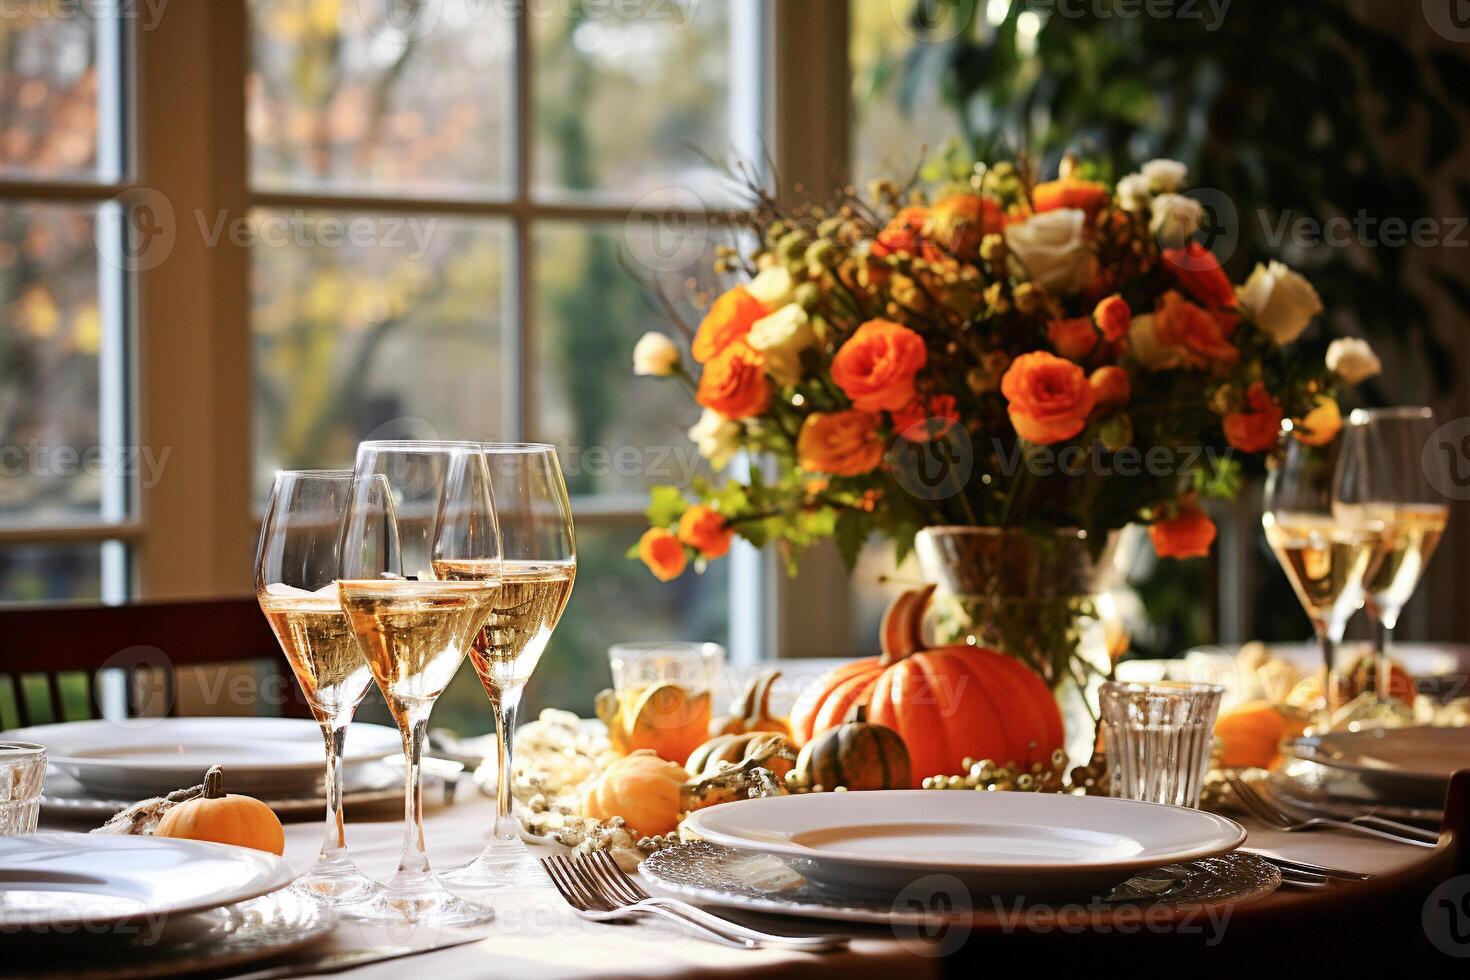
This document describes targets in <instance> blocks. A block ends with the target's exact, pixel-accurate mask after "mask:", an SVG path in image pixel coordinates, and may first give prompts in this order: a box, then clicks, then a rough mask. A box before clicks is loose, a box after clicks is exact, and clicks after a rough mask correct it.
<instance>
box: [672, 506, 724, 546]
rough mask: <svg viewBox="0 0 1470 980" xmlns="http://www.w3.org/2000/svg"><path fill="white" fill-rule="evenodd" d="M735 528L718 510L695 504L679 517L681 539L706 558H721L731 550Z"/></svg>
mask: <svg viewBox="0 0 1470 980" xmlns="http://www.w3.org/2000/svg"><path fill="white" fill-rule="evenodd" d="M733 537H735V530H734V529H733V528H732V527H730V523H729V522H728V521H726V520H725V518H724V516H723V515H722V514H720V513H719V512H718V511H715V510H711V509H710V508H708V507H706V506H704V505H703V504H695V505H694V506H693V507H690V508H689V509H688V510H686V511H685V512H684V516H683V517H681V518H679V540H680V541H682V542H684V543H685V544H687V545H688V546H689V547H691V548H693V549H695V550H696V551H698V552H699V553H700V554H701V555H703V556H704V557H706V558H719V557H720V556H721V555H723V554H724V553H725V552H727V551H729V550H730V539H731V538H733Z"/></svg>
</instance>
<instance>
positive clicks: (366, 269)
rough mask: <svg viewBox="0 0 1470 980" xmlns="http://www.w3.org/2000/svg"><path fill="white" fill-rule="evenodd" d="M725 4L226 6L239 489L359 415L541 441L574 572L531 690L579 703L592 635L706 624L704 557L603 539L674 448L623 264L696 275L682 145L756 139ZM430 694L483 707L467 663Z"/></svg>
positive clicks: (694, 152)
mask: <svg viewBox="0 0 1470 980" xmlns="http://www.w3.org/2000/svg"><path fill="white" fill-rule="evenodd" d="M739 6H742V5H739V4H723V3H720V4H715V3H702V2H688V0H663V2H658V3H649V4H645V5H638V4H603V3H586V4H583V3H575V2H573V3H562V4H527V5H524V6H522V5H519V4H496V3H485V2H483V0H442V2H439V3H435V4H424V5H422V6H420V7H417V8H410V7H409V6H408V5H404V6H403V7H402V8H399V7H398V6H397V5H395V4H392V3H389V4H324V3H319V2H309V0H250V3H249V17H250V31H251V44H250V63H249V74H248V79H247V82H246V92H247V96H248V98H247V104H246V118H247V120H248V133H249V148H248V157H249V161H250V178H249V181H250V212H249V222H248V226H247V227H246V228H245V229H244V230H243V231H242V232H241V234H242V237H243V238H244V239H246V240H247V241H248V248H249V254H250V283H251V285H250V313H249V321H250V332H251V338H252V339H251V346H252V358H253V384H252V390H253V408H252V413H253V417H252V431H253V437H254V439H253V443H254V449H253V461H252V470H253V492H254V496H255V500H256V501H257V504H258V503H259V502H260V501H261V499H262V498H263V496H264V495H265V494H266V493H267V492H268V490H269V485H270V479H271V474H272V472H273V471H274V470H275V469H276V468H278V467H291V466H332V465H336V466H342V465H350V463H351V459H352V453H353V449H354V447H355V445H356V443H357V442H358V441H359V440H360V439H363V438H367V437H379V438H384V437H389V438H391V437H394V436H407V435H412V436H417V437H435V436H438V437H443V438H503V439H535V440H546V441H552V442H555V443H556V444H557V445H558V446H559V447H561V450H562V459H563V464H564V466H565V467H566V470H567V479H568V483H569V485H570V487H571V489H572V492H573V495H574V497H575V509H576V514H577V521H578V531H579V534H578V544H579V553H580V564H581V572H580V574H579V576H578V587H577V589H576V590H575V591H574V593H573V597H572V601H571V605H570V607H569V609H568V611H567V615H566V617H565V618H564V621H563V623H562V625H561V627H560V629H559V630H558V633H557V638H556V641H555V642H554V643H553V646H552V649H551V651H550V652H549V653H548V654H547V656H546V657H545V659H544V660H543V662H542V664H541V666H540V667H539V669H538V672H537V675H536V677H535V680H534V681H533V686H532V690H531V692H530V695H529V697H530V701H531V704H530V705H529V706H528V707H530V708H531V709H532V710H534V707H535V704H536V703H538V701H539V700H540V699H539V698H538V691H540V692H554V694H551V696H550V697H549V698H548V700H550V701H552V702H554V703H557V704H559V705H565V706H568V707H575V708H577V709H579V710H582V711H584V712H590V709H591V701H592V695H593V694H594V693H595V692H596V690H597V689H598V688H599V687H601V686H604V685H605V683H606V678H605V677H604V676H603V673H602V667H601V664H602V662H603V650H604V648H605V647H606V645H607V643H608V642H609V637H614V636H615V637H618V638H652V637H669V636H688V637H698V638H716V639H721V640H724V639H726V636H727V616H728V614H727V610H728V602H727V601H726V597H727V595H728V591H729V574H728V567H727V565H726V564H725V563H720V564H718V565H716V566H714V567H713V568H711V570H710V571H709V572H708V573H707V574H705V575H703V576H690V577H689V578H687V579H685V580H684V581H682V582H680V583H679V584H678V585H671V586H662V587H660V586H658V585H657V584H656V583H654V581H653V580H652V579H651V578H650V577H649V576H648V573H647V572H646V571H645V570H644V569H643V568H641V567H640V566H638V565H636V564H634V563H630V562H628V561H627V559H626V558H625V557H624V552H625V551H626V550H627V548H628V546H629V545H630V544H631V543H633V542H634V541H635V540H636V538H637V535H638V534H639V533H640V531H641V530H642V526H643V525H642V516H641V514H642V510H643V507H644V506H645V494H646V490H647V488H648V487H649V486H650V485H652V484H653V483H657V482H671V481H680V480H684V481H687V480H688V478H689V477H690V476H692V475H693V473H694V471H695V470H696V469H697V468H698V466H699V465H700V461H699V459H698V457H697V455H696V454H695V453H694V450H693V447H692V446H691V445H690V444H689V441H688V439H687V438H686V436H685V434H684V430H685V429H687V428H688V426H689V425H690V424H692V422H693V421H694V416H695V414H696V413H695V411H694V409H693V408H692V406H690V404H689V402H688V399H687V397H684V396H683V394H682V393H681V392H679V391H678V390H677V389H675V388H674V387H673V386H672V385H663V384H658V383H655V382H650V381H644V382H641V383H634V382H633V380H632V378H631V364H630V360H629V352H630V351H631V350H632V347H633V343H634V341H635V340H636V339H637V337H638V335H639V334H640V333H642V332H643V331H644V330H647V329H651V328H655V327H658V326H660V325H661V323H662V320H663V317H662V314H661V312H660V310H659V309H658V307H657V305H656V304H654V303H651V302H650V301H649V297H648V296H647V294H646V290H645V289H644V288H642V287H641V286H640V284H639V283H638V282H637V281H636V279H637V278H641V279H643V280H645V281H646V282H647V283H649V284H652V285H656V286H659V287H662V288H663V289H664V290H665V291H666V292H667V293H668V294H669V295H671V296H675V297H677V296H680V295H682V294H685V293H687V292H688V286H689V285H690V283H691V282H693V283H694V284H695V285H696V286H698V285H699V284H701V283H704V284H705V285H707V286H713V283H710V282H708V280H707V279H706V278H705V277H706V276H707V273H706V270H708V269H709V264H710V258H711V252H712V248H713V245H714V244H715V243H716V241H718V240H720V239H719V237H718V236H719V235H721V234H728V232H724V231H720V230H719V229H718V227H717V226H716V225H715V224H713V223H712V222H711V220H710V219H715V220H718V218H719V213H718V212H719V208H721V207H722V206H724V205H728V204H729V203H730V202H731V201H732V194H731V187H730V186H729V184H728V182H727V181H726V180H724V179H723V178H722V176H721V174H720V172H719V170H718V166H719V165H712V164H711V163H710V162H709V161H710V160H716V161H723V160H724V159H726V158H727V157H728V156H729V155H730V154H731V153H732V151H743V152H744V155H747V156H751V155H753V154H751V153H750V152H749V151H750V148H751V147H752V146H758V145H759V144H760V139H759V136H760V111H759V90H758V87H757V86H758V79H759V78H760V77H761V72H760V71H759V70H758V61H757V59H758V58H759V52H760V45H759V44H758V43H757V41H758V36H757V31H758V29H759V26H758V23H757V22H756V21H755V20H752V19H750V18H749V17H748V16H745V15H741V14H739V13H735V12H733V11H734V9H735V8H737V7H739ZM744 6H746V7H748V8H750V9H751V10H754V9H756V6H757V5H755V4H745V5H744ZM737 69H739V70H737ZM630 273H632V275H630ZM690 312H692V311H690ZM589 665H595V669H593V670H588V669H587V668H588V666H589ZM441 705H442V706H441V708H440V710H439V712H438V713H437V714H436V718H438V719H440V720H442V722H443V723H444V724H446V725H450V726H451V727H456V728H460V729H461V730H475V729H482V728H484V727H485V726H486V725H487V724H488V713H487V712H486V711H485V710H484V707H485V706H484V695H483V694H481V693H479V691H478V689H477V688H476V687H475V681H474V678H473V676H472V675H470V674H469V672H465V676H463V677H461V678H460V679H459V684H457V686H456V688H452V689H451V690H450V692H448V693H447V694H446V696H445V698H444V700H443V701H442V702H441Z"/></svg>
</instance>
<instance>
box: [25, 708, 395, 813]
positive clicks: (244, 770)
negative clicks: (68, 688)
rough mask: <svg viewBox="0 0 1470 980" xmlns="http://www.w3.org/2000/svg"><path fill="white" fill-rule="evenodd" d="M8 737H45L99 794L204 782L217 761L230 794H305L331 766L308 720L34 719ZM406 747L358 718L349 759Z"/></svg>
mask: <svg viewBox="0 0 1470 980" xmlns="http://www.w3.org/2000/svg"><path fill="white" fill-rule="evenodd" d="M0 738H8V739H15V740H17V741H22V742H39V743H40V744H41V745H44V746H46V759H47V761H48V762H49V763H50V764H51V765H53V766H55V767H56V768H57V769H58V770H60V771H61V772H64V773H66V774H67V775H68V776H71V777H72V778H73V779H75V780H76V781H77V782H79V783H81V784H82V785H83V786H85V787H86V788H87V789H88V790H90V791H91V792H93V793H95V794H98V795H99V796H100V795H105V796H109V797H121V798H123V799H128V800H139V799H143V798H146V797H149V796H158V795H160V794H163V793H168V792H171V791H173V790H176V789H180V788H182V787H185V786H193V785H196V784H198V783H199V782H200V781H201V780H202V779H203V778H204V771H205V770H206V769H208V768H209V767H210V766H214V765H217V766H221V767H223V768H224V770H225V789H226V790H227V791H230V792H236V793H246V794H249V795H251V796H259V795H261V794H267V795H272V796H274V797H280V796H281V795H282V794H283V793H290V794H299V795H305V793H307V792H311V791H312V790H313V789H314V788H315V787H316V786H317V785H318V784H319V783H320V782H321V781H322V774H323V771H324V766H325V761H324V760H325V756H324V755H323V747H322V731H321V727H320V726H319V725H317V723H316V722H315V721H311V720H309V719H304V718H128V719H122V720H117V721H104V720H97V721H70V722H63V723H62V724H59V725H34V726H32V727H30V728H17V729H13V730H11V731H8V732H3V733H0ZM402 751H403V743H402V741H401V739H400V738H399V736H398V732H397V731H396V730H394V729H392V728H388V727H386V726H383V725H370V724H366V723H363V722H354V723H353V725H352V727H351V728H350V729H349V730H348V733H347V748H346V752H345V753H344V754H343V761H345V762H346V763H347V764H348V765H353V764H357V763H363V762H368V761H376V760H379V759H382V758H384V757H385V756H388V755H392V754H393V753H396V752H402Z"/></svg>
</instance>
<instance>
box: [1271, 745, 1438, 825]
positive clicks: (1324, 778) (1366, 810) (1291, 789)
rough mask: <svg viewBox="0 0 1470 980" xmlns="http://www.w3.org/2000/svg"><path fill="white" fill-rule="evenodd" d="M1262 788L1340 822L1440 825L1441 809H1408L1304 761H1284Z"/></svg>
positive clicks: (1344, 774)
mask: <svg viewBox="0 0 1470 980" xmlns="http://www.w3.org/2000/svg"><path fill="white" fill-rule="evenodd" d="M1266 785H1267V786H1268V787H1269V788H1270V790H1271V792H1272V793H1274V794H1275V795H1276V796H1278V797H1279V798H1280V799H1281V800H1282V801H1283V802H1284V803H1288V804H1291V803H1296V804H1298V805H1301V806H1305V807H1306V808H1307V809H1310V810H1320V811H1321V812H1322V813H1323V814H1326V815H1327V816H1332V817H1337V818H1339V819H1342V820H1351V819H1352V818H1353V817H1357V816H1362V815H1363V814H1373V815H1374V816H1379V817H1387V818H1388V819H1390V820H1401V821H1404V822H1406V823H1415V824H1423V825H1426V826H1433V827H1438V826H1439V825H1440V824H1441V823H1442V822H1443V821H1444V809H1443V807H1435V806H1429V805H1427V801H1426V805H1421V806H1414V805H1411V804H1410V803H1406V802H1403V801H1402V800H1399V799H1397V798H1395V797H1393V796H1391V795H1388V796H1386V795H1385V794H1384V793H1383V792H1381V788H1380V787H1377V786H1375V785H1373V784H1372V783H1371V782H1365V781H1364V780H1362V779H1359V778H1358V776H1357V775H1356V774H1355V773H1352V772H1348V771H1345V770H1342V769H1337V768H1332V767H1328V766H1320V765H1318V764H1317V763H1315V762H1308V761H1306V760H1305V759H1287V760H1286V761H1285V763H1283V764H1282V765H1281V767H1280V768H1278V769H1276V770H1274V771H1272V773H1271V775H1270V776H1269V777H1268V778H1267V780H1266Z"/></svg>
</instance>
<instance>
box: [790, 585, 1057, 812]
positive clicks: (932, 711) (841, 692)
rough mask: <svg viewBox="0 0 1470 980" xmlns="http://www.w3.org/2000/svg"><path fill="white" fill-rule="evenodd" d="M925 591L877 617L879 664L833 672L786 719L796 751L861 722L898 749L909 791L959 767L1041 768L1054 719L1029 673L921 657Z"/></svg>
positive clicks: (983, 656)
mask: <svg viewBox="0 0 1470 980" xmlns="http://www.w3.org/2000/svg"><path fill="white" fill-rule="evenodd" d="M933 592H934V587H933V586H929V587H927V588H924V589H918V590H914V591H911V592H905V593H904V594H902V595H900V596H898V597H897V598H895V599H894V600H893V602H892V603H891V604H890V605H889V607H888V610H887V612H885V613H884V614H883V627H882V647H883V653H882V656H879V657H868V658H865V659H863V660H855V661H853V662H851V663H847V664H843V665H842V666H841V667H838V668H836V669H835V670H832V671H831V672H829V673H828V674H827V676H826V677H825V678H823V679H822V681H820V682H819V684H818V686H817V689H816V691H815V692H814V693H813V694H809V695H808V696H806V697H804V698H803V699H802V700H801V701H800V702H799V703H798V704H797V707H796V710H795V711H793V712H792V715H791V729H792V734H793V735H794V736H795V737H796V738H797V740H798V741H801V742H803V743H805V742H808V741H810V740H811V739H812V738H813V737H814V736H816V735H818V734H820V733H822V732H824V731H826V730H828V729H830V728H834V727H836V726H838V725H841V724H843V723H844V722H847V721H851V720H853V718H855V717H856V716H857V712H858V711H859V709H862V710H864V711H865V712H866V719H867V721H869V722H871V723H873V724H876V725H883V726H885V727H887V728H891V729H893V730H894V731H896V732H897V733H898V734H899V736H900V737H901V738H902V739H903V742H904V745H905V746H907V747H908V752H909V757H910V759H911V760H912V763H913V779H914V785H915V786H918V785H921V784H922V782H923V778H924V777H925V776H934V775H941V774H951V773H958V772H961V771H962V770H963V765H962V763H963V760H964V759H965V758H967V757H968V758H974V759H995V760H996V761H1014V762H1017V763H1019V764H1021V765H1026V766H1029V765H1031V764H1032V763H1035V762H1042V763H1047V762H1049V761H1050V759H1051V755H1052V753H1053V752H1054V751H1056V750H1057V749H1059V748H1061V747H1062V743H1063V738H1064V730H1063V727H1062V713H1061V710H1060V709H1059V708H1058V707H1057V701H1056V698H1055V697H1054V696H1053V695H1052V692H1051V690H1050V689H1049V688H1048V687H1047V686H1046V682H1045V681H1043V680H1042V679H1041V677H1040V675H1038V674H1037V673H1036V672H1035V671H1034V670H1032V669H1031V668H1030V667H1027V666H1026V665H1025V664H1023V663H1021V662H1020V661H1019V660H1017V659H1015V658H1014V657H1010V656H1007V655H1006V654H1004V653H999V652H997V651H995V650H987V649H985V648H984V647H975V646H967V645H964V644H955V645H951V646H941V647H936V648H934V649H926V648H925V646H924V643H923V639H922V637H921V636H920V633H921V630H920V626H921V624H922V621H923V614H924V609H925V607H926V606H927V605H928V603H929V598H930V596H931V595H932V594H933Z"/></svg>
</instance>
